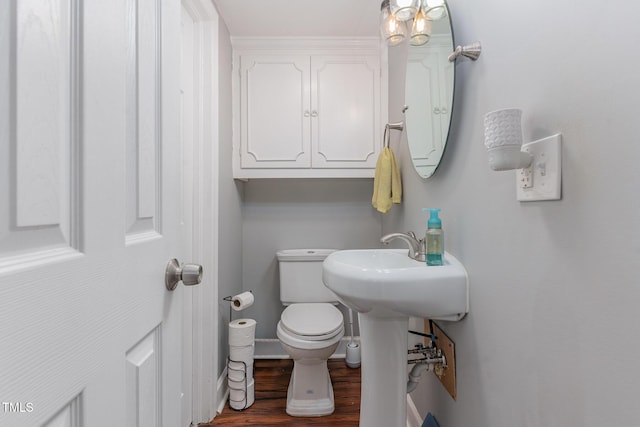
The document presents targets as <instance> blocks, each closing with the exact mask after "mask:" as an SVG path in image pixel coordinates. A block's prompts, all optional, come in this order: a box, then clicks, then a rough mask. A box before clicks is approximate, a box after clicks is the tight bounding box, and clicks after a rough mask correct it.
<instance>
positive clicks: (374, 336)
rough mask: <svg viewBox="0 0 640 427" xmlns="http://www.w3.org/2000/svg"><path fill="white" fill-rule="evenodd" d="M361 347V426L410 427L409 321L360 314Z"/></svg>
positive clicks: (407, 319)
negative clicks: (408, 392) (408, 375)
mask: <svg viewBox="0 0 640 427" xmlns="http://www.w3.org/2000/svg"><path fill="white" fill-rule="evenodd" d="M358 320H359V324H360V337H361V343H360V345H361V346H362V370H361V375H362V386H361V387H362V392H361V398H360V426H361V427H391V426H394V427H395V426H404V425H406V424H407V346H408V338H407V334H408V332H407V330H408V329H409V318H408V317H405V316H401V317H378V316H375V315H372V314H371V313H358Z"/></svg>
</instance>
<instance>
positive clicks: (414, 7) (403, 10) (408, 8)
mask: <svg viewBox="0 0 640 427" xmlns="http://www.w3.org/2000/svg"><path fill="white" fill-rule="evenodd" d="M420 3H421V0H391V1H390V3H389V6H390V8H391V14H392V15H393V16H395V17H396V19H397V20H398V21H408V20H409V19H411V18H413V17H414V16H416V13H418V9H420Z"/></svg>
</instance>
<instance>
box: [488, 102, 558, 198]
mask: <svg viewBox="0 0 640 427" xmlns="http://www.w3.org/2000/svg"><path fill="white" fill-rule="evenodd" d="M484 145H485V147H486V148H487V153H488V154H489V167H490V168H491V169H493V170H495V171H504V170H512V169H517V173H516V188H517V198H518V200H520V201H534V200H559V199H560V198H561V181H562V174H561V169H562V161H561V160H562V159H561V151H562V134H560V133H558V134H555V135H552V136H549V137H547V138H543V139H539V140H537V141H533V142H529V143H527V144H522V110H520V109H517V108H508V109H503V110H496V111H492V112H490V113H487V114H485V116H484Z"/></svg>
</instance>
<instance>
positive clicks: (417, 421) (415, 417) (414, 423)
mask: <svg viewBox="0 0 640 427" xmlns="http://www.w3.org/2000/svg"><path fill="white" fill-rule="evenodd" d="M420 426H422V417H421V416H420V413H419V412H418V408H416V405H415V404H414V403H413V399H412V398H411V394H409V393H407V427H420Z"/></svg>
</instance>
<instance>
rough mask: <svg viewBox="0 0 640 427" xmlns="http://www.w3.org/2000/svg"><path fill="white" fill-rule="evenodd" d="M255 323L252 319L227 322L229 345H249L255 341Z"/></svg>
mask: <svg viewBox="0 0 640 427" xmlns="http://www.w3.org/2000/svg"><path fill="white" fill-rule="evenodd" d="M255 335H256V321H255V320H253V319H236V320H234V321H233V322H229V345H235V346H243V345H251V344H253V343H254V341H255Z"/></svg>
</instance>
